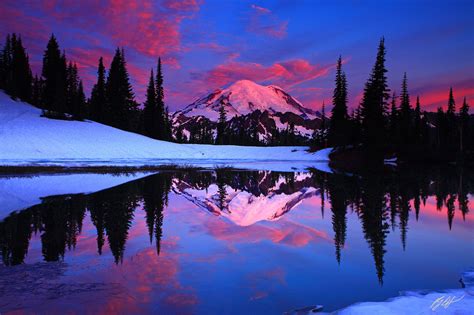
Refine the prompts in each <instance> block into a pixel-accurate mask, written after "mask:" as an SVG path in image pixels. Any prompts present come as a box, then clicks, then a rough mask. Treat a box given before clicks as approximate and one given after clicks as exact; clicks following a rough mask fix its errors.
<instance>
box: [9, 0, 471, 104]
mask: <svg viewBox="0 0 474 315" xmlns="http://www.w3.org/2000/svg"><path fill="white" fill-rule="evenodd" d="M473 16H474V2H472V1H469V0H468V1H457V0H455V1H436V0H434V1H408V0H407V1H405V0H400V1H317V0H314V1H311V0H307V1H302V0H298V1H295V0H283V1H255V0H252V1H244V0H242V1H237V0H183V1H179V0H161V1H151V0H143V1H138V0H130V1H127V0H109V1H91V0H85V1H72V0H64V1H56V0H47V1H27V0H3V1H1V2H0V35H1V37H2V42H3V39H4V37H5V35H6V34H7V33H12V32H16V33H20V34H21V35H22V38H23V41H24V44H25V46H26V48H27V50H28V52H29V54H30V59H31V64H32V67H33V72H34V73H39V72H40V68H41V59H42V53H43V51H44V49H45V47H46V43H47V40H48V38H49V36H50V35H51V33H54V34H55V35H56V37H57V38H58V41H59V44H60V46H61V48H63V49H65V50H66V54H67V56H68V58H69V59H70V60H72V61H74V62H76V63H77V64H78V66H79V69H80V70H79V71H80V76H81V78H82V79H83V80H84V81H85V86H86V91H87V93H89V91H90V89H91V87H92V84H93V83H94V82H95V80H96V71H97V63H98V59H99V57H100V56H103V57H104V61H105V64H106V67H107V68H108V67H109V65H110V61H111V58H112V54H113V52H114V49H115V47H117V46H123V47H124V49H125V53H126V58H127V61H128V70H129V72H130V75H131V78H132V83H133V86H134V92H135V94H136V97H137V100H138V101H143V99H144V94H145V88H146V84H147V82H148V76H149V71H150V68H151V67H156V60H157V57H158V56H161V57H162V59H163V61H164V72H165V73H164V74H165V87H166V96H165V97H166V101H167V105H168V106H170V108H171V110H176V109H180V108H182V107H184V106H185V105H188V104H189V103H191V102H193V101H194V100H195V99H196V98H197V97H199V96H203V94H205V93H206V92H209V91H211V90H214V89H216V88H219V87H222V86H225V85H227V84H229V83H232V82H234V81H236V80H239V79H250V80H254V81H256V82H258V83H261V84H275V85H278V86H280V87H282V88H284V89H286V90H287V91H288V92H289V93H290V94H292V95H293V96H295V97H296V98H297V99H299V100H300V101H301V102H302V103H303V104H304V105H306V106H308V107H311V108H315V109H320V107H321V103H322V101H323V100H325V101H326V103H330V98H331V93H332V88H333V81H334V64H335V62H336V59H337V58H338V56H339V55H342V57H343V59H344V61H345V65H344V68H345V71H346V73H347V77H348V84H349V92H350V95H349V98H350V104H351V106H352V107H353V106H354V105H355V104H357V103H358V100H359V99H360V96H361V92H362V89H363V86H364V82H365V81H366V79H367V78H368V75H369V72H370V69H371V67H372V65H373V63H374V59H375V54H376V48H377V45H378V41H379V39H380V37H381V36H385V39H386V46H387V67H388V70H389V72H388V77H389V83H390V87H391V88H392V89H396V90H397V91H399V90H400V85H401V80H402V76H403V72H405V71H406V72H407V74H408V80H409V88H410V94H411V96H412V102H414V100H415V96H416V95H420V98H421V103H422V106H423V107H424V108H425V109H428V110H434V109H435V108H436V107H437V106H440V105H443V106H444V105H445V103H446V102H447V97H448V91H449V87H450V86H452V87H453V89H454V95H455V98H456V102H457V105H460V103H461V102H462V98H463V97H464V96H466V97H467V99H468V102H470V103H471V112H472V107H474V35H473V34H474V20H473V18H472V17H473Z"/></svg>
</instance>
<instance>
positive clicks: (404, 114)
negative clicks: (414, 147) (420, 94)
mask: <svg viewBox="0 0 474 315" xmlns="http://www.w3.org/2000/svg"><path fill="white" fill-rule="evenodd" d="M411 125H412V124H411V105H410V95H409V94H408V83H407V74H406V72H405V74H404V75H403V82H402V94H401V95H400V130H401V133H402V135H401V136H402V144H405V145H406V144H408V143H409V142H410V141H411V136H412V132H411V131H412V126H411Z"/></svg>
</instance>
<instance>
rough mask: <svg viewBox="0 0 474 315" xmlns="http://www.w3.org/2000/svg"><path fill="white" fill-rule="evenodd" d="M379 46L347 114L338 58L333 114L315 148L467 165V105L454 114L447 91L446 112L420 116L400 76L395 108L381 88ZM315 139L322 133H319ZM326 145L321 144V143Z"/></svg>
mask: <svg viewBox="0 0 474 315" xmlns="http://www.w3.org/2000/svg"><path fill="white" fill-rule="evenodd" d="M385 54H386V50H385V41H384V39H383V38H382V39H381V40H380V43H379V47H378V52H377V57H376V61H375V64H374V67H373V68H372V72H371V74H370V77H369V79H368V80H367V82H366V84H365V88H364V93H363V97H362V100H361V102H360V104H359V106H358V107H357V108H356V109H355V110H354V111H353V112H352V114H351V115H349V113H348V107H347V81H346V76H345V73H344V71H343V70H342V61H341V58H339V59H338V61H337V68H336V82H335V88H334V93H333V109H332V115H331V118H330V124H329V128H328V130H327V131H328V132H327V138H326V139H324V140H321V137H320V136H318V137H315V139H314V142H315V146H316V148H321V147H325V146H326V143H327V146H331V147H338V148H340V149H342V150H358V151H359V152H361V153H362V155H363V156H365V157H366V158H368V159H370V160H378V161H381V160H382V159H383V157H391V156H395V157H398V158H400V159H402V160H405V161H430V160H431V161H454V160H458V161H460V160H461V161H463V160H464V161H467V160H468V159H472V157H473V156H474V155H473V152H474V128H473V121H472V117H471V115H469V105H468V104H467V101H466V98H464V102H463V105H462V106H461V107H460V108H459V110H458V111H457V110H456V105H455V101H454V96H453V90H452V88H451V89H450V91H449V100H448V106H447V111H446V112H444V111H443V109H442V108H441V107H440V108H439V109H438V112H437V114H436V117H435V116H434V115H433V114H432V113H428V112H426V111H423V112H422V111H421V105H420V98H419V96H417V98H416V105H415V107H414V108H413V106H412V104H411V102H410V95H409V91H408V78H407V74H406V73H405V74H404V76H403V80H402V84H401V95H400V96H399V103H400V105H399V106H397V97H396V95H395V93H393V95H392V98H391V101H390V89H389V88H388V84H387V75H386V73H387V69H386V67H385ZM319 134H324V133H323V132H320V133H319ZM325 140H327V142H326V141H325Z"/></svg>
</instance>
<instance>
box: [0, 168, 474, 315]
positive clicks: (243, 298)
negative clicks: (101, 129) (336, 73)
mask: <svg viewBox="0 0 474 315" xmlns="http://www.w3.org/2000/svg"><path fill="white" fill-rule="evenodd" d="M71 176H72V177H71ZM74 176H76V177H74ZM90 176H93V175H91V174H89V177H81V176H80V175H77V174H76V175H57V176H52V175H47V176H39V177H32V178H16V177H12V178H8V179H7V178H2V179H1V183H0V194H3V195H1V196H0V197H1V198H2V199H1V200H3V201H2V202H4V204H5V205H7V204H8V206H9V207H14V206H12V205H16V204H18V206H17V207H19V205H22V204H28V207H26V208H23V209H11V210H17V211H16V212H14V213H10V214H6V215H4V216H3V217H2V218H1V219H0V253H1V262H0V313H2V314H4V313H9V312H13V311H24V312H26V313H31V312H36V313H45V314H46V313H48V314H51V313H58V314H59V313H61V314H62V313H133V314H137V313H155V314H194V313H200V314H263V313H264V314H282V313H283V312H285V311H290V310H292V309H296V308H302V307H305V306H309V305H315V304H321V305H324V310H325V311H332V310H336V309H339V308H342V307H345V306H348V305H349V304H352V303H355V302H361V301H382V300H385V299H387V298H390V297H393V296H397V295H398V294H399V292H400V291H406V290H423V289H427V290H435V289H446V288H458V287H460V286H461V285H460V283H459V278H460V274H461V272H463V271H465V270H466V269H468V268H470V267H473V266H474V250H473V249H474V234H473V231H474V211H473V205H474V198H473V190H474V183H473V181H474V176H473V174H472V172H468V171H464V170H459V169H449V170H447V169H430V170H419V169H417V170H405V171H399V172H389V173H384V174H383V175H381V174H367V175H366V176H346V175H343V174H328V173H322V172H319V171H312V172H309V171H308V172H298V173H291V172H269V171H235V170H226V169H219V170H214V171H169V172H161V173H158V174H149V175H148V174H147V175H145V174H142V175H140V176H135V177H130V178H128V179H127V178H125V179H124V178H123V177H118V176H117V175H104V174H102V175H97V178H98V179H97V180H94V177H92V178H91V177H90ZM104 178H105V179H106V180H105V181H104ZM94 181H95V182H107V183H108V184H107V185H105V186H113V187H110V188H105V189H104V187H102V186H101V185H96V186H94V187H96V188H95V190H98V189H101V190H100V191H95V190H94V188H86V186H87V185H88V184H87V183H89V182H94ZM61 183H63V184H62V185H61ZM68 185H71V188H70V189H69V188H68ZM114 185H116V186H114ZM72 186H74V187H72ZM19 187H20V188H21V187H24V190H22V189H20V188H19ZM81 187H83V188H82V189H84V191H83V193H78V192H80V191H81ZM59 188H60V189H59ZM58 189H59V190H58ZM91 189H92V191H94V192H92V191H91ZM39 191H41V193H38V192H39ZM68 191H69V193H67V192H68ZM35 193H36V194H39V196H38V197H41V199H38V201H36V202H35V201H34V200H36V199H35V198H37V197H35V198H33V199H31V200H33V201H31V200H29V199H28V198H30V197H31V196H32V195H34V194H35ZM58 194H60V195H58ZM52 195H53V196H52ZM22 202H23V203H22ZM25 202H26V203H25ZM9 209H10V208H9Z"/></svg>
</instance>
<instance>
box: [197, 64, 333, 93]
mask: <svg viewBox="0 0 474 315" xmlns="http://www.w3.org/2000/svg"><path fill="white" fill-rule="evenodd" d="M332 68H333V66H332V65H329V66H321V65H318V64H311V63H310V62H309V61H307V60H304V59H294V60H288V61H283V62H277V63H274V64H272V65H270V66H264V65H262V64H259V63H253V62H239V61H230V62H227V63H224V64H221V65H218V66H217V67H215V68H214V69H212V70H210V71H208V72H207V73H205V74H203V75H196V79H199V80H204V81H205V82H206V84H207V85H211V86H214V87H216V88H217V87H221V86H223V85H226V84H229V83H232V82H234V81H237V80H242V79H248V80H252V81H256V82H266V81H267V82H272V84H276V85H279V86H281V87H282V88H286V89H290V88H292V87H295V86H296V85H298V84H301V83H303V82H307V81H311V80H314V79H316V78H318V77H323V76H326V75H327V74H328V73H329V71H330V70H331V69H332Z"/></svg>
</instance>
